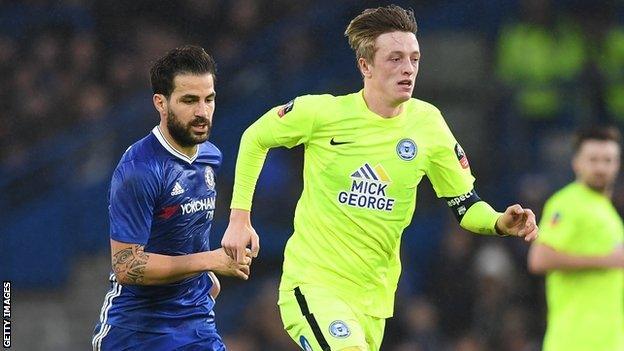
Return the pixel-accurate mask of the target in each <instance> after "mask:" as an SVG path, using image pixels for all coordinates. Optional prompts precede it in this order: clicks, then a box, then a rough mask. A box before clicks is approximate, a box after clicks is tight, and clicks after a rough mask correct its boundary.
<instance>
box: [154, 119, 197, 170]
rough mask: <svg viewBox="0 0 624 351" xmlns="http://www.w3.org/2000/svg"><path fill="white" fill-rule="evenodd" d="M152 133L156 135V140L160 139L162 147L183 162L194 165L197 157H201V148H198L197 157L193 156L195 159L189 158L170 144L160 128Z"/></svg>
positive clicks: (156, 128)
mask: <svg viewBox="0 0 624 351" xmlns="http://www.w3.org/2000/svg"><path fill="white" fill-rule="evenodd" d="M152 133H154V135H155V136H156V139H158V141H159V142H160V145H162V146H163V147H164V148H165V149H166V150H167V151H169V153H170V154H172V155H173V156H175V157H177V158H179V159H180V160H182V161H185V162H188V163H193V161H195V159H196V158H197V155H199V147H197V150H195V155H193V157H188V156H186V155H185V154H183V153H181V152H180V151H178V150H176V149H175V148H174V147H173V146H172V145H171V144H169V142H168V141H167V139H166V138H165V136H164V135H163V134H162V132H161V131H160V127H159V126H156V127H154V129H152Z"/></svg>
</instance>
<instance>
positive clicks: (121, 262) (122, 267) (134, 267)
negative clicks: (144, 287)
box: [113, 245, 149, 284]
mask: <svg viewBox="0 0 624 351" xmlns="http://www.w3.org/2000/svg"><path fill="white" fill-rule="evenodd" d="M148 258H149V255H148V254H146V253H145V252H144V251H143V246H141V245H133V246H132V247H129V248H126V249H123V250H119V251H117V253H115V254H114V255H113V271H115V275H116V276H120V275H125V276H126V279H127V280H128V282H130V284H141V283H143V280H144V278H145V266H146V265H147V259H148Z"/></svg>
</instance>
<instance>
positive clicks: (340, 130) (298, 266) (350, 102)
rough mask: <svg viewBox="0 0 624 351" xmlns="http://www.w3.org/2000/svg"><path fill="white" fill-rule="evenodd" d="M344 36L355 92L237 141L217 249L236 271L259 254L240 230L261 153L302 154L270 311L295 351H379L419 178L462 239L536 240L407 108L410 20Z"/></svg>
mask: <svg viewBox="0 0 624 351" xmlns="http://www.w3.org/2000/svg"><path fill="white" fill-rule="evenodd" d="M345 35H346V36H347V37H348V38H349V43H350V45H351V47H352V48H353V49H354V50H355V52H356V56H357V62H358V67H359V69H360V72H361V73H362V76H363V79H364V89H363V90H361V91H359V92H356V93H353V94H349V95H345V96H331V95H308V96H301V97H298V98H296V99H294V100H293V101H290V102H289V103H287V104H285V105H283V106H278V107H275V108H273V109H271V110H270V111H268V112H267V113H266V114H265V115H264V116H262V117H261V118H260V119H258V120H257V121H256V122H255V123H254V124H253V125H251V126H250V127H249V128H248V129H247V130H246V131H245V133H244V134H243V137H242V140H241V145H240V149H239V154H238V160H237V164H236V179H235V184H234V193H233V199H232V204H231V208H232V212H231V214H230V223H229V226H228V228H227V230H226V232H225V234H224V237H223V240H222V245H223V247H224V249H225V250H226V252H227V253H228V254H229V255H231V257H233V258H236V259H241V260H242V259H244V258H243V255H244V252H245V251H244V250H245V248H246V246H247V245H249V244H251V248H252V252H253V253H254V254H257V252H258V249H259V244H258V241H259V239H258V235H257V234H256V232H255V231H254V229H253V227H252V226H251V222H250V210H251V202H252V196H253V192H254V187H255V184H256V181H257V179H258V176H259V173H260V171H261V168H262V165H263V163H264V159H265V156H266V153H267V151H268V149H270V148H274V147H278V146H285V147H289V148H290V147H293V146H295V145H300V144H304V145H305V162H304V188H303V193H302V195H301V198H300V199H299V202H298V204H297V209H296V212H295V219H294V234H293V235H292V237H291V238H290V239H289V240H288V243H287V245H286V251H285V254H284V267H283V275H282V280H281V284H280V288H279V289H280V291H279V302H278V304H279V308H280V313H281V317H282V321H283V323H284V327H285V329H286V331H287V332H288V334H289V335H290V336H291V337H292V338H293V340H295V342H296V343H298V344H299V345H300V346H301V348H302V349H304V350H315V351H316V350H319V351H320V350H378V349H379V348H380V345H381V340H382V338H383V331H384V326H385V319H386V318H389V317H391V316H392V313H393V306H394V293H395V290H396V287H397V282H398V279H399V274H400V270H401V264H400V261H399V243H400V239H401V234H402V232H403V230H404V228H405V227H406V226H407V225H408V224H409V223H410V221H411V218H412V214H413V212H414V208H415V205H416V188H417V186H418V183H419V182H420V180H421V179H422V177H423V176H427V177H428V178H429V180H430V181H431V183H432V184H433V187H434V189H435V191H436V193H437V195H438V196H439V197H444V198H446V200H447V203H448V205H449V206H450V207H451V208H452V210H453V212H454V213H455V214H456V216H457V218H458V220H459V221H460V224H461V226H462V227H464V228H466V229H468V230H471V231H473V232H476V233H480V234H486V235H487V234H492V235H497V234H500V235H514V236H522V237H525V239H526V240H527V241H531V240H533V239H534V238H535V237H536V236H537V226H536V224H535V216H534V215H533V213H532V212H531V210H529V209H523V208H522V207H521V206H520V205H514V206H511V207H509V208H507V210H506V211H505V213H498V212H496V211H495V210H494V209H492V208H491V207H490V206H489V205H488V204H487V203H485V202H483V201H481V200H480V199H479V197H478V196H477V194H476V192H475V191H474V189H473V181H474V178H473V177H472V175H471V173H470V168H469V165H468V159H467V158H466V155H465V153H464V151H463V150H462V148H461V146H460V145H459V144H458V143H457V141H456V140H455V138H454V137H453V135H452V134H451V132H450V130H449V128H448V127H447V125H446V123H445V122H444V119H443V118H442V115H441V114H440V111H438V109H437V108H435V107H434V106H432V105H431V104H428V103H426V102H424V101H420V100H417V99H413V98H411V96H412V91H413V88H414V82H415V78H416V74H417V72H418V62H419V58H420V50H419V46H418V41H417V40H416V21H415V19H414V14H413V12H412V11H406V10H404V9H402V8H400V7H398V6H394V5H393V6H388V7H380V8H376V9H368V10H365V11H364V12H362V13H361V14H360V15H359V16H357V17H356V18H355V19H353V20H352V21H351V23H350V24H349V26H348V28H347V30H346V33H345Z"/></svg>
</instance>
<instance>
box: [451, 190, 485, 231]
mask: <svg viewBox="0 0 624 351" xmlns="http://www.w3.org/2000/svg"><path fill="white" fill-rule="evenodd" d="M444 199H445V200H446V204H447V205H448V207H449V208H450V209H451V211H453V214H454V215H455V218H457V222H459V223H461V220H462V218H464V214H466V211H468V209H469V208H470V206H472V205H474V204H475V203H477V202H479V201H481V198H480V197H479V195H477V192H476V191H475V190H474V189H472V190H470V191H469V192H467V193H465V194H462V195H459V196H455V197H445V198H444Z"/></svg>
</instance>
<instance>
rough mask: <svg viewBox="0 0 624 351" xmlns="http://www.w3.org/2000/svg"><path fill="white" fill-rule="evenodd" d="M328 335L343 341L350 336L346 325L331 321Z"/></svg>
mask: <svg viewBox="0 0 624 351" xmlns="http://www.w3.org/2000/svg"><path fill="white" fill-rule="evenodd" d="M329 333H330V334H331V335H332V336H333V337H334V338H339V339H344V338H346V337H347V336H349V335H351V331H350V330H349V327H348V326H347V323H345V322H343V321H333V322H331V324H330V325H329Z"/></svg>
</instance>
